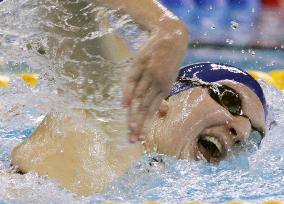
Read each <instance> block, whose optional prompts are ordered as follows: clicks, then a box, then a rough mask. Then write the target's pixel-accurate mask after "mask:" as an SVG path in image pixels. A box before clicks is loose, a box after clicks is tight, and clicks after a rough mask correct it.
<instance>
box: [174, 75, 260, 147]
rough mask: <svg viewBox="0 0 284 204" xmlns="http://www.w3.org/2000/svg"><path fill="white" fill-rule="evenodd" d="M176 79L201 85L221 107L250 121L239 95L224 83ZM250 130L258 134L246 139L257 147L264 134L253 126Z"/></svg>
mask: <svg viewBox="0 0 284 204" xmlns="http://www.w3.org/2000/svg"><path fill="white" fill-rule="evenodd" d="M177 81H178V82H181V83H190V84H192V85H193V86H201V87H205V88H207V89H208V92H209V95H210V97H211V98H212V99H214V100H215V101H216V102H217V103H218V104H220V105H221V106H222V107H224V108H225V109H226V110H228V111H229V112H230V113H231V114H232V115H237V116H242V117H245V118H247V119H248V120H249V121H250V118H249V117H248V116H246V115H245V114H244V113H243V110H242V102H241V99H240V96H239V94H238V93H237V92H236V91H235V90H234V89H232V88H230V87H228V86H226V85H221V84H218V83H216V82H215V83H208V82H203V81H201V80H198V79H193V78H189V77H185V76H181V77H179V78H178V79H177ZM250 123H251V121H250ZM251 124H252V123H251ZM252 130H253V131H257V132H258V133H259V134H251V135H250V136H249V138H248V140H249V141H253V143H255V144H256V145H257V146H258V147H259V146H260V143H261V141H262V139H263V137H264V134H263V132H261V131H259V130H257V129H256V128H255V127H253V126H252Z"/></svg>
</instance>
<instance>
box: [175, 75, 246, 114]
mask: <svg viewBox="0 0 284 204" xmlns="http://www.w3.org/2000/svg"><path fill="white" fill-rule="evenodd" d="M177 81H179V82H182V83H191V84H193V85H195V86H202V87H206V88H207V89H208V92H209V95H210V96H211V98H212V99H214V100H215V101H216V102H217V103H218V104H220V105H221V106H222V107H224V108H225V109H227V110H228V111H229V112H230V113H231V114H232V115H239V116H244V114H243V111H242V102H241V99H240V96H239V94H238V93H237V92H236V91H235V90H234V89H232V88H230V87H228V86H226V85H221V84H218V83H206V82H202V81H199V80H194V79H192V78H189V77H179V78H178V79H177Z"/></svg>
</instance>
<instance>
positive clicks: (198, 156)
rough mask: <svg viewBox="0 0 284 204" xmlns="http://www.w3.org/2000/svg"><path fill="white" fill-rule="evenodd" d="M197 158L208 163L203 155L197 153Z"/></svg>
mask: <svg viewBox="0 0 284 204" xmlns="http://www.w3.org/2000/svg"><path fill="white" fill-rule="evenodd" d="M197 158H198V159H200V160H203V161H206V162H208V161H207V159H206V158H205V157H204V155H203V154H202V153H201V152H200V151H198V153H197Z"/></svg>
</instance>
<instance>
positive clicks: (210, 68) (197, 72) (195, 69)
mask: <svg viewBox="0 0 284 204" xmlns="http://www.w3.org/2000/svg"><path fill="white" fill-rule="evenodd" d="M183 77H186V78H191V79H193V80H195V81H196V80H199V81H201V82H204V83H212V82H217V81H221V80H232V81H235V82H239V83H242V84H244V85H245V86H247V87H248V88H250V89H251V90H252V91H253V92H254V93H255V94H256V95H257V96H258V98H259V100H260V101H261V103H262V106H263V109H264V112H265V115H267V106H266V101H265V97H264V94H263V91H262V88H261V87H260V85H259V83H258V82H257V81H256V80H255V79H254V78H253V77H252V76H250V75H249V74H248V73H247V72H245V71H244V70H242V69H240V68H237V67H234V66H230V65H225V64H215V63H199V64H192V65H187V66H185V67H182V68H181V69H180V70H179V74H178V79H179V78H183ZM195 86H196V85H195V84H193V83H188V82H182V81H176V82H174V84H173V85H172V88H171V91H170V93H169V94H168V95H167V97H170V96H172V95H175V94H177V93H180V92H182V91H184V90H187V89H190V88H193V87H195Z"/></svg>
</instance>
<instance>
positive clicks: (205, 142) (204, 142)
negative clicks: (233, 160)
mask: <svg viewBox="0 0 284 204" xmlns="http://www.w3.org/2000/svg"><path fill="white" fill-rule="evenodd" d="M197 148H198V151H197V158H198V159H201V160H204V161H207V162H219V161H220V160H221V159H222V158H223V157H224V148H223V145H222V143H221V142H220V140H219V139H218V138H216V137H213V136H209V135H205V136H201V137H200V138H199V139H198V141H197Z"/></svg>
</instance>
